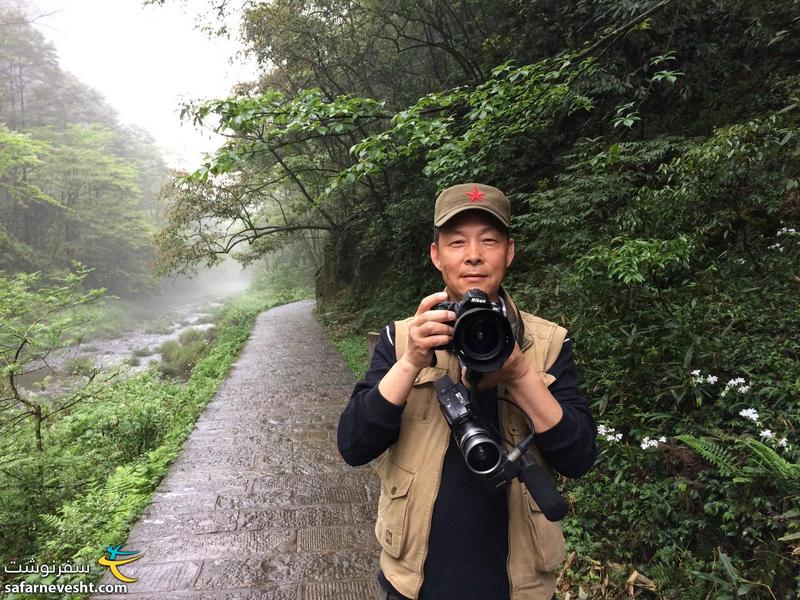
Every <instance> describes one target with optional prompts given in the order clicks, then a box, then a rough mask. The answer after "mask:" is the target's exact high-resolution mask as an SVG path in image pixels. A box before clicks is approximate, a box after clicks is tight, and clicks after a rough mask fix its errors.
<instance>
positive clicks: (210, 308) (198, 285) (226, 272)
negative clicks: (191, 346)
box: [19, 262, 254, 395]
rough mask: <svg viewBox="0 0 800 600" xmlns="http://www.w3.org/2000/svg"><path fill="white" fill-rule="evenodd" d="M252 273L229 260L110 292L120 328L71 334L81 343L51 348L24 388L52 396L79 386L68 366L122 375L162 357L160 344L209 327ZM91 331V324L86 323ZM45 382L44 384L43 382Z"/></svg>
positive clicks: (108, 301) (24, 379)
mask: <svg viewBox="0 0 800 600" xmlns="http://www.w3.org/2000/svg"><path fill="white" fill-rule="evenodd" d="M253 276H254V275H253V273H252V272H249V271H245V270H242V269H241V268H240V267H239V266H238V265H236V264H235V263H232V262H228V263H226V264H224V265H222V266H219V267H215V268H213V269H210V270H207V271H203V272H201V273H199V274H198V275H197V276H196V277H194V278H188V277H184V276H177V277H174V278H172V279H170V280H165V281H162V282H161V283H160V285H159V288H158V291H157V292H156V293H154V294H150V295H146V296H140V297H138V298H126V299H119V298H114V297H109V298H107V299H105V300H104V302H105V303H106V306H109V307H113V305H115V304H119V305H121V306H122V307H123V309H124V313H125V317H124V318H122V320H121V322H120V323H119V328H112V329H113V332H109V330H108V329H105V330H104V331H102V332H100V333H94V334H92V333H87V334H85V335H84V333H83V332H81V331H80V330H78V331H76V332H75V333H76V334H77V335H78V336H79V337H80V338H81V339H80V342H79V343H77V344H75V345H72V346H69V347H66V348H62V349H60V350H57V351H55V352H53V353H51V354H50V355H49V356H48V357H47V360H46V364H45V363H41V364H40V365H39V368H38V369H37V370H36V371H34V372H32V373H30V374H27V375H25V376H22V377H20V378H19V380H20V383H21V384H22V387H24V388H26V389H28V390H36V391H37V392H38V393H40V394H45V395H55V394H60V393H64V392H68V391H70V389H71V388H73V387H75V386H78V387H80V386H81V385H82V383H83V381H84V378H83V377H79V376H76V375H75V374H74V373H72V374H71V373H69V370H70V365H83V366H85V367H93V368H97V369H101V370H102V371H101V375H102V376H103V377H105V376H106V375H108V374H110V373H112V372H115V371H117V370H118V374H117V377H126V376H129V375H132V374H135V373H139V372H141V371H144V370H146V369H148V368H149V367H150V366H151V365H152V364H153V363H155V364H157V363H159V362H160V361H161V359H162V356H161V347H162V346H163V344H164V343H165V342H168V341H170V340H176V341H177V340H179V339H180V337H181V335H182V334H183V333H184V332H186V331H188V330H192V329H194V330H198V331H203V332H204V331H207V330H208V329H211V328H213V327H214V326H215V323H216V322H217V321H218V320H219V312H220V309H221V308H222V307H223V306H224V304H225V301H226V300H228V299H230V298H232V297H235V296H237V295H239V294H241V293H243V292H244V291H245V290H246V289H247V287H248V286H249V285H250V283H251V281H252V278H253ZM86 325H87V327H86V329H87V331H91V323H87V324H86ZM43 384H44V387H43Z"/></svg>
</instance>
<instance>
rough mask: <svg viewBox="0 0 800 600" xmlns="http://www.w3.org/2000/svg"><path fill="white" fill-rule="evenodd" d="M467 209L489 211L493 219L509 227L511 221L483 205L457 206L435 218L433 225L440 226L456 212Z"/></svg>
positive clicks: (456, 213)
mask: <svg viewBox="0 0 800 600" xmlns="http://www.w3.org/2000/svg"><path fill="white" fill-rule="evenodd" d="M468 210H481V211H483V212H485V213H489V214H490V215H492V216H493V217H494V218H495V219H497V220H498V221H500V223H502V224H503V225H505V226H506V227H511V223H509V222H507V221H506V220H505V219H504V218H503V217H502V216H501V215H500V214H499V213H497V212H495V211H493V210H492V209H491V208H487V207H485V206H459V207H457V208H454V209H453V210H451V211H450V212H446V213H445V214H443V215H442V216H440V217H439V218H438V219H436V220H435V221H434V222H433V224H434V226H435V227H441V226H442V225H444V224H445V223H447V222H448V221H449V220H450V219H452V218H453V217H455V216H456V215H458V214H460V213H462V212H466V211H468Z"/></svg>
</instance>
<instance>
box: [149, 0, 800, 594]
mask: <svg viewBox="0 0 800 600" xmlns="http://www.w3.org/2000/svg"><path fill="white" fill-rule="evenodd" d="M220 8H221V9H223V10H224V4H223V6H221V7H220ZM243 10H244V18H243V25H242V32H241V33H242V36H243V38H244V40H245V41H246V43H247V44H248V47H249V51H250V52H252V53H253V54H254V55H255V56H256V57H257V58H258V61H259V64H261V65H262V67H263V69H264V74H263V77H262V78H261V79H260V80H259V81H258V82H255V83H252V84H243V85H242V86H240V88H239V90H238V93H237V94H235V95H232V96H231V97H229V98H224V99H219V100H216V101H211V102H206V103H199V104H194V105H189V106H187V107H186V108H185V111H184V114H185V117H186V118H188V119H191V120H193V121H194V122H195V123H198V124H214V126H216V127H218V129H219V130H220V131H222V132H224V133H225V134H226V135H228V141H227V142H226V143H225V144H224V145H223V146H222V147H221V148H220V149H219V150H218V152H217V153H216V155H215V156H213V157H211V159H210V160H208V161H207V162H206V163H205V164H204V165H201V166H199V168H198V169H197V170H196V171H195V172H194V173H192V174H190V175H188V176H186V177H183V178H181V179H178V180H175V181H174V182H173V184H172V185H171V187H170V189H169V193H168V197H169V199H170V202H171V207H170V209H169V213H168V219H169V221H168V224H167V227H166V228H164V229H162V231H161V232H160V233H159V234H158V242H159V248H160V253H159V255H160V258H159V267H160V268H161V269H162V270H164V271H169V270H173V269H176V270H185V269H191V268H193V267H194V266H195V265H198V264H214V262H215V261H217V260H219V257H220V256H224V255H226V254H229V253H234V254H235V255H237V257H238V258H239V259H240V260H243V261H249V260H253V259H255V258H257V257H259V256H262V255H264V254H268V253H270V252H272V251H274V249H275V248H277V247H280V246H281V245H282V244H283V243H284V240H286V239H290V238H293V239H297V238H298V237H299V238H300V239H303V240H308V239H313V240H316V241H317V242H319V241H320V240H323V241H324V243H325V254H324V262H323V263H322V264H321V265H320V269H319V272H318V276H317V297H318V300H319V301H320V307H321V310H322V311H323V312H325V313H326V314H328V315H334V317H333V318H334V319H338V320H339V321H340V325H341V326H343V327H349V328H351V330H353V331H360V332H363V331H365V330H367V329H368V328H377V327H381V326H383V325H384V324H385V323H386V322H388V321H389V320H391V319H394V318H398V317H400V316H403V315H405V314H409V313H410V311H413V308H414V307H415V306H416V304H417V303H418V301H419V299H420V298H421V297H423V296H424V295H427V294H428V293H430V292H431V291H434V290H437V289H438V288H439V286H440V278H439V276H438V273H436V271H435V270H434V269H433V268H432V267H431V266H430V264H429V259H428V257H427V248H428V245H429V243H430V223H431V215H432V210H433V198H435V196H436V194H437V193H438V191H440V190H441V189H443V188H444V187H446V186H448V185H450V184H453V183H456V182H463V181H481V182H485V183H489V184H492V185H496V186H497V187H499V188H501V189H503V190H504V191H506V192H507V193H508V194H509V195H510V198H511V201H512V206H513V209H514V214H515V218H514V222H513V227H512V234H513V236H514V238H515V240H516V244H517V249H518V254H517V257H516V260H515V264H514V265H513V266H512V269H511V272H510V278H509V280H508V281H507V284H508V288H509V289H510V291H511V292H512V293H513V294H514V295H515V297H516V298H517V299H518V301H519V302H520V303H521V305H522V306H524V307H526V308H527V309H528V310H531V311H533V312H536V313H537V314H539V315H541V316H543V317H546V318H549V319H552V320H556V321H558V322H560V323H562V324H564V325H566V326H567V327H568V329H569V330H570V331H571V332H572V333H571V335H572V336H573V337H574V340H575V345H576V353H577V355H578V360H579V361H580V367H581V372H582V374H583V377H584V387H585V389H586V391H587V392H588V393H589V395H590V397H591V399H592V402H593V407H594V410H595V414H596V416H597V418H598V421H599V423H600V425H601V435H600V443H601V447H602V452H601V458H600V460H599V463H598V465H597V467H596V469H595V470H594V471H593V473H591V474H590V475H589V476H587V477H585V478H584V479H582V480H580V481H578V482H570V483H569V484H568V486H567V490H568V496H569V498H570V500H571V502H572V505H573V509H574V511H575V517H574V518H570V519H568V520H567V522H566V529H567V532H568V533H569V539H570V545H571V548H572V549H573V550H574V551H575V552H576V555H577V556H578V557H584V561H583V562H581V558H578V559H576V561H575V562H574V563H573V564H572V565H571V566H570V568H571V572H573V573H576V574H578V575H580V576H582V577H586V578H588V580H591V578H592V577H599V578H601V579H602V577H603V576H604V575H603V574H602V573H600V574H598V573H597V567H596V564H595V563H592V562H591V560H588V558H589V557H601V558H602V559H603V560H606V561H609V563H606V564H611V563H616V562H622V563H633V564H634V565H637V566H639V567H641V568H642V569H643V570H645V571H646V572H648V573H649V574H650V576H651V577H653V578H654V580H655V581H656V582H657V584H653V585H657V586H658V589H659V590H661V591H662V592H663V593H664V594H666V595H668V596H671V597H680V598H688V597H697V598H704V597H722V596H720V594H723V595H724V594H730V595H731V596H733V595H736V594H739V595H742V594H751V595H753V596H763V597H771V596H770V595H771V594H772V597H781V598H783V597H785V598H788V597H795V596H793V595H792V594H794V595H796V594H797V593H798V586H800V581H799V580H798V579H797V573H798V572H800V569H798V557H797V553H798V547H797V543H798V537H799V536H800V532H798V529H800V516H799V515H798V513H797V502H798V488H800V472H799V471H798V466H797V462H798V457H800V453H799V452H798V445H797V428H798V426H800V421H798V414H799V413H800V411H798V398H800V365H799V364H798V358H799V356H800V345H798V337H797V335H796V332H797V331H798V330H800V305H799V304H798V302H797V298H798V292H800V269H799V268H798V264H797V263H798V256H800V236H798V230H800V188H799V185H798V184H799V183H800V181H799V180H798V173H800V137H798V131H797V116H798V109H800V76H798V73H799V72H800V70H799V69H798V66H800V65H798V60H799V59H800V37H798V34H799V33H800V31H799V30H798V28H799V27H800V5H798V3H796V2H777V1H767V0H735V1H712V2H696V1H692V0H660V1H653V0H650V1H638V0H637V1H632V0H631V1H622V2H620V1H617V0H614V1H611V0H594V1H587V0H573V1H570V2H549V1H545V2H517V1H506V0H498V1H481V2H473V1H471V0H465V1H457V2H456V1H452V2H427V1H422V0H397V1H392V2H388V3H387V2H380V3H378V2H372V1H371V0H347V1H339V0H325V1H318V2H300V1H296V0H274V1H271V2H245V3H244V4H243ZM726 382H727V383H726ZM593 565H595V566H593ZM607 568H610V567H602V569H607ZM709 594H710V596H709ZM726 597H727V596H726Z"/></svg>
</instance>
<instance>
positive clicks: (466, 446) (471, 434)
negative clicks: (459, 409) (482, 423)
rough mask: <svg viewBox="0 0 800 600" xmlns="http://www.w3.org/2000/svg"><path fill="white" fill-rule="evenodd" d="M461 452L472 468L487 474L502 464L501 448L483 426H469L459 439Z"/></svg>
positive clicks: (479, 472)
mask: <svg viewBox="0 0 800 600" xmlns="http://www.w3.org/2000/svg"><path fill="white" fill-rule="evenodd" d="M459 446H460V447H461V453H462V454H463V455H464V460H465V461H466V463H467V466H468V467H469V468H470V470H472V471H474V472H475V473H477V474H478V475H487V474H489V473H491V472H492V471H494V470H495V469H496V468H497V467H498V465H499V464H500V448H499V447H498V445H497V443H496V442H495V441H494V440H493V439H491V438H490V437H489V436H488V434H487V432H486V430H485V429H483V428H481V427H475V426H472V427H469V428H468V429H467V431H465V432H464V434H463V435H462V436H461V439H460V440H459Z"/></svg>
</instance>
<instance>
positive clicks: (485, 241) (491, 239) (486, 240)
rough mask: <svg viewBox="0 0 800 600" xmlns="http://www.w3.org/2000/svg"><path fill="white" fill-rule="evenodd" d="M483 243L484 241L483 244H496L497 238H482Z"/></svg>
mask: <svg viewBox="0 0 800 600" xmlns="http://www.w3.org/2000/svg"><path fill="white" fill-rule="evenodd" d="M483 243H484V244H490V245H491V244H496V243H497V240H496V239H494V238H484V240H483Z"/></svg>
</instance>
